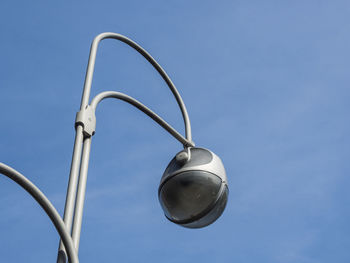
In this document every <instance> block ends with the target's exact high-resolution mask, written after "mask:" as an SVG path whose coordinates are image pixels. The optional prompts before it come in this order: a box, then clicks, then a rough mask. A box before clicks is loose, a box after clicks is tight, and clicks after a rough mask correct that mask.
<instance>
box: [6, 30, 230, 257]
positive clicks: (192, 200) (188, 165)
mask: <svg viewBox="0 0 350 263" xmlns="http://www.w3.org/2000/svg"><path fill="white" fill-rule="evenodd" d="M104 39H116V40H119V41H122V42H124V43H126V44H127V45H129V46H131V47H132V48H134V49H135V50H136V51H138V52H139V53H140V54H141V55H142V56H143V57H144V58H146V59H147V60H148V62H150V63H151V64H152V66H153V67H154V68H155V69H156V70H157V71H158V73H159V74H160V75H161V76H162V78H163V79H164V81H165V82H166V84H167V85H168V87H169V88H170V90H171V92H172V93H173V95H174V97H175V99H176V101H177V103H178V105H179V107H180V110H181V113H182V116H183V119H184V124H185V134H186V136H185V137H183V136H182V135H181V134H180V133H179V132H177V131H176V130H175V129H174V128H173V127H171V126H170V125H169V124H168V123H167V122H166V121H164V120H163V119H162V118H161V117H159V116H158V115H157V114H156V113H154V112H153V111H152V110H150V109H149V108H147V107H146V106H145V105H143V104H142V103H141V102H139V101H137V100H136V99H134V98H132V97H130V96H128V95H126V94H123V93H120V92H116V91H105V92H102V93H100V94H98V95H96V96H95V97H94V98H93V99H92V100H91V103H90V104H89V100H90V90H91V83H92V77H93V71H94V66H95V60H96V53H97V48H98V45H99V43H100V42H101V41H102V40H104ZM107 98H114V99H119V100H122V101H125V102H127V103H129V104H131V105H133V106H134V107H136V108H138V109H139V110H141V111H143V112H144V113H145V114H147V115H148V116H149V117H151V118H152V119H153V120H154V121H156V122H157V123H158V124H159V125H160V126H161V127H163V128H164V129H165V130H166V131H168V132H169V133H170V134H171V135H172V136H173V137H174V138H175V139H177V140H178V141H179V142H180V143H181V144H182V145H183V147H184V150H182V151H180V152H179V153H178V154H176V156H175V157H174V159H173V160H172V161H171V162H170V163H169V165H168V167H167V168H166V170H165V172H164V174H163V177H162V178H161V181H160V186H159V191H158V196H159V201H160V204H161V207H162V208H163V210H164V214H165V216H166V217H167V218H168V219H169V220H170V221H172V222H174V223H176V224H179V225H181V226H184V227H188V228H200V227H204V226H207V225H209V224H211V223H213V222H214V221H215V220H216V219H217V218H218V217H219V216H220V215H221V214H222V212H223V211H224V209H225V206H226V202H227V197H228V186H227V178H226V173H225V169H224V166H223V164H222V162H221V160H220V158H219V157H218V156H216V155H215V154H214V153H213V152H211V151H209V150H207V149H204V148H198V147H195V144H194V142H193V141H192V134H191V123H190V119H189V117H188V113H187V110H186V107H185V104H184V102H183V100H182V98H181V96H180V94H179V92H178V91H177V89H176V87H175V85H174V84H173V82H172V81H171V80H170V78H169V76H168V75H167V74H166V72H165V71H164V70H163V68H162V67H161V66H160V65H159V64H158V63H157V62H156V60H155V59H154V58H153V57H152V56H151V55H150V54H148V53H147V52H146V51H145V50H144V49H143V48H142V47H141V46H139V45H138V44H137V43H135V42H134V41H132V40H131V39H129V38H127V37H125V36H123V35H120V34H116V33H102V34H100V35H98V36H97V37H96V38H95V39H94V41H93V42H92V45H91V49H90V56H89V62H88V66H87V72H86V77H85V84H84V90H83V95H82V100H81V105H80V111H79V112H78V113H77V116H76V121H75V128H76V136H75V142H74V149H73V157H72V163H71V169H70V176H69V184H68V189H67V197H66V204H65V210H64V217H63V221H64V225H62V219H61V218H60V217H59V216H58V214H57V211H56V210H55V209H54V208H53V206H52V205H51V204H49V201H48V200H47V198H46V197H45V196H44V195H40V198H37V195H35V193H37V192H38V191H39V190H38V189H37V188H36V187H35V186H34V185H33V184H32V183H28V184H25V185H22V184H21V182H22V181H23V180H22V181H18V180H15V179H16V178H17V177H18V176H19V175H20V174H19V173H18V172H17V171H14V170H11V168H9V167H7V166H6V165H3V164H1V163H0V173H3V174H5V175H7V176H8V177H9V178H11V179H13V180H14V181H15V182H17V183H19V184H20V185H21V186H22V187H24V188H25V189H26V190H27V191H28V192H29V193H31V194H32V195H33V193H34V195H33V197H34V198H35V199H36V200H37V201H38V202H39V203H40V205H42V207H43V208H44V209H45V211H46V212H47V214H48V215H49V216H50V218H51V220H52V221H53V223H54V224H55V226H56V228H57V230H58V232H59V234H60V236H61V238H62V241H61V242H60V247H59V252H58V257H57V262H58V263H63V262H64V263H65V262H66V261H67V256H68V259H69V261H70V262H78V258H77V254H78V250H79V241H80V232H81V225H82V215H83V208H84V199H85V190H86V181H87V173H88V163H89V156H90V148H91V140H92V136H93V135H94V134H95V128H96V116H95V111H96V108H97V106H98V105H99V103H100V102H101V101H102V100H104V99H107ZM9 171H12V172H9ZM14 174H16V175H17V177H15V176H13V175H14ZM11 175H12V176H11ZM23 178H24V176H23ZM26 180H27V181H28V182H29V180H28V179H26ZM40 193H41V192H40ZM47 204H49V205H47ZM47 207H49V208H50V209H49V208H47ZM55 211H56V212H55ZM57 216H58V217H59V218H57ZM67 233H71V235H69V234H67ZM72 246H74V247H73V248H72ZM65 248H67V252H68V254H67V253H66V249H65Z"/></svg>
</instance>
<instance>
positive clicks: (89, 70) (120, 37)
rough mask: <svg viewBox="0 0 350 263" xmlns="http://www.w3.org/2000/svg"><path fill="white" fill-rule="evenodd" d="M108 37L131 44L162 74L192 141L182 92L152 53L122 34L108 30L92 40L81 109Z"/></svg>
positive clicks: (86, 102)
mask: <svg viewBox="0 0 350 263" xmlns="http://www.w3.org/2000/svg"><path fill="white" fill-rule="evenodd" d="M107 38H112V39H116V40H120V41H122V42H124V43H125V44H127V45H129V46H131V47H132V48H134V49H135V50H136V51H137V52H139V53H140V54H141V55H142V56H143V57H144V58H146V59H147V60H148V62H150V63H151V64H152V66H153V67H154V68H155V69H156V70H157V71H158V73H159V74H160V75H161V76H162V78H163V79H164V81H165V82H166V84H167V85H168V86H169V88H170V90H171V92H172V93H173V95H174V96H175V99H176V101H177V103H178V105H179V107H180V109H181V113H182V117H183V119H184V123H185V130H186V138H187V140H188V141H192V133H191V123H190V119H189V117H188V113H187V109H186V106H185V103H184V102H183V100H182V98H181V96H180V93H179V92H178V91H177V89H176V87H175V85H174V83H173V82H172V81H171V79H170V77H169V76H168V75H167V74H166V72H165V70H164V69H163V68H162V67H161V66H160V65H159V64H158V63H157V61H156V60H155V59H154V58H153V57H152V56H151V55H150V54H148V52H147V51H146V50H144V49H143V48H142V47H141V46H140V45H138V44H137V43H135V42H134V41H132V40H131V39H129V38H127V37H125V36H123V35H120V34H116V33H111V32H106V33H102V34H99V35H98V36H97V37H95V39H94V41H93V42H92V45H91V49H90V57H89V63H88V67H87V71H86V76H85V84H84V92H83V97H82V100H81V105H80V110H83V109H84V108H85V107H86V106H87V105H88V104H89V97H90V90H91V83H92V77H93V73H94V68H95V61H96V53H97V48H98V44H99V43H100V42H101V41H102V40H103V39H107Z"/></svg>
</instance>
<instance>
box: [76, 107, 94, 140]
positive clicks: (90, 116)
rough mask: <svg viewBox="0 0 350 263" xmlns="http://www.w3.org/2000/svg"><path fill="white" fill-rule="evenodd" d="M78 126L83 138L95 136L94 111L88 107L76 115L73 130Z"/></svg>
mask: <svg viewBox="0 0 350 263" xmlns="http://www.w3.org/2000/svg"><path fill="white" fill-rule="evenodd" d="M78 125H81V126H82V127H83V132H84V135H85V136H87V137H91V136H93V135H94V134H95V129H96V116H95V111H94V109H93V108H92V107H90V105H88V106H86V108H85V109H83V110H81V111H79V112H78V113H77V115H76V117H75V128H77V126H78Z"/></svg>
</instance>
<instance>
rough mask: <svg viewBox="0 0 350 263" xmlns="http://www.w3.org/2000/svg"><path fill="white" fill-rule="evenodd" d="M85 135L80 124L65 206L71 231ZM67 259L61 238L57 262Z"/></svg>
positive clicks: (66, 219)
mask: <svg viewBox="0 0 350 263" xmlns="http://www.w3.org/2000/svg"><path fill="white" fill-rule="evenodd" d="M83 137H84V135H83V127H82V126H80V125H78V126H77V129H76V135H75V142H74V149H73V156H72V164H71V168H70V176H69V184H68V189H67V197H66V205H65V208H64V217H63V218H64V219H63V220H64V223H65V225H66V227H67V230H68V231H69V233H70V231H71V228H72V221H73V220H72V218H73V213H74V206H75V196H76V192H77V185H78V177H79V167H80V159H81V152H82V143H83ZM66 261H67V253H66V251H65V248H64V246H63V243H62V240H61V241H60V245H59V251H58V256H57V263H66Z"/></svg>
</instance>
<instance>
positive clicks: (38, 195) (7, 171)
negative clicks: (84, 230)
mask: <svg viewBox="0 0 350 263" xmlns="http://www.w3.org/2000/svg"><path fill="white" fill-rule="evenodd" d="M0 173H1V174H3V175H5V176H7V177H8V178H10V179H12V180H13V181H15V182H16V183H17V184H19V185H20V186H21V187H22V188H23V189H24V190H26V191H27V192H28V193H29V194H30V195H31V196H32V197H33V198H34V199H35V200H36V201H37V202H38V203H39V204H40V206H41V207H42V208H43V209H44V210H45V212H46V214H47V215H48V216H49V217H50V219H51V221H52V223H53V224H54V225H55V227H56V230H57V232H58V233H59V235H60V236H61V239H62V241H63V244H64V246H65V248H66V250H67V252H68V259H69V262H71V263H79V259H78V255H77V253H76V250H75V247H74V245H73V241H72V238H71V236H70V235H69V233H68V231H67V229H66V226H65V224H64V222H63V220H62V218H61V217H60V215H59V214H58V212H57V210H56V209H55V207H54V206H53V205H52V204H51V202H50V201H49V200H48V199H47V197H46V196H45V195H44V194H43V193H42V192H41V191H40V190H39V188H37V187H36V186H35V185H34V184H33V183H32V182H31V181H30V180H28V179H27V178H26V177H25V176H24V175H22V174H20V173H19V172H17V171H16V170H15V169H13V168H11V167H9V166H7V165H5V164H3V163H0Z"/></svg>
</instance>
